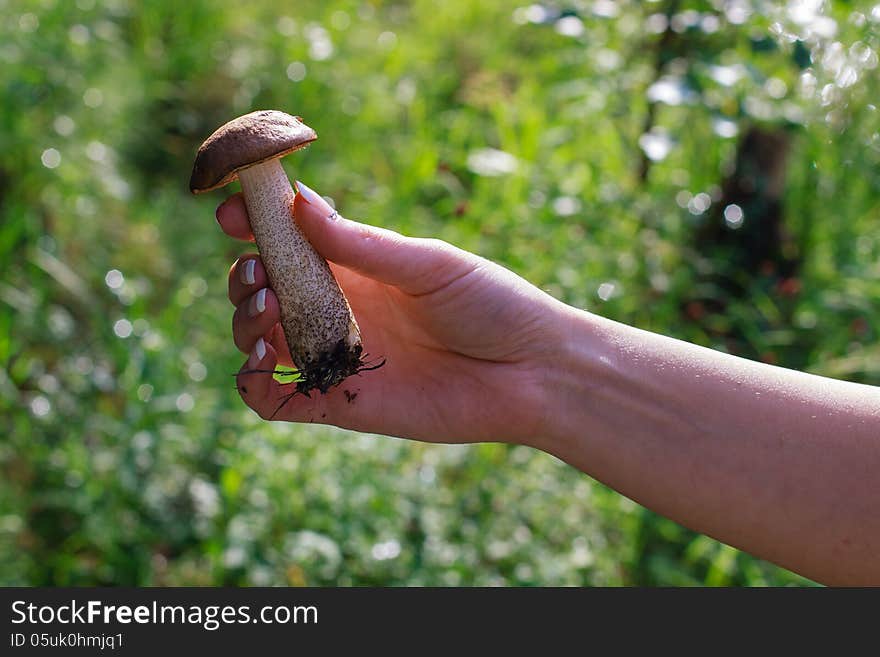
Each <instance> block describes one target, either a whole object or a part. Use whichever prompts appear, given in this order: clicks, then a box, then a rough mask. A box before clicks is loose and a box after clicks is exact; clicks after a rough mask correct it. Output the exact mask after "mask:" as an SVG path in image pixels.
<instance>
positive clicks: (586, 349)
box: [535, 309, 880, 584]
mask: <svg viewBox="0 0 880 657" xmlns="http://www.w3.org/2000/svg"><path fill="white" fill-rule="evenodd" d="M563 315H564V316H565V319H564V320H561V321H562V322H563V323H564V324H565V325H567V327H568V328H567V333H568V339H567V340H566V346H565V348H564V352H563V355H562V357H560V359H559V362H558V366H557V367H554V368H553V371H554V375H553V377H552V378H553V381H554V383H553V384H552V386H551V387H552V389H553V390H554V391H555V394H554V395H553V398H554V399H555V400H556V403H555V404H554V406H553V408H554V410H553V413H552V415H553V416H554V417H555V418H556V419H555V420H552V421H551V422H550V426H552V431H550V432H549V433H548V434H547V435H546V436H543V437H542V438H541V439H539V440H537V441H536V442H535V445H536V446H538V447H540V448H541V449H544V450H545V451H548V452H550V453H552V454H555V455H556V456H558V457H559V458H561V459H563V460H564V461H566V462H568V463H570V464H571V465H574V466H575V467H577V468H579V469H581V470H583V471H584V472H586V473H588V474H590V475H592V476H594V477H595V478H597V479H599V480H600V481H602V482H604V483H606V484H608V485H609V486H611V487H612V488H614V489H615V490H617V491H619V492H621V493H623V494H624V495H626V496H628V497H630V498H632V499H634V500H636V501H638V502H640V503H641V504H643V505H645V506H647V507H649V508H651V509H653V510H655V511H657V512H658V513H661V514H662V515H665V516H667V517H670V518H673V519H674V520H676V521H677V522H679V523H681V524H683V525H686V526H687V527H690V528H691V529H694V530H696V531H699V532H702V533H705V534H708V535H710V536H712V537H714V538H717V539H718V540H720V541H723V542H725V543H728V544H730V545H733V546H735V547H738V548H741V549H743V550H746V551H747V552H750V553H752V554H754V555H756V556H759V557H762V558H765V559H768V560H770V561H773V562H775V563H778V564H780V565H782V566H785V567H787V568H789V569H791V570H794V571H796V572H798V573H801V574H803V575H805V576H807V577H809V578H811V579H814V580H816V581H820V582H824V583H829V584H868V583H873V584H880V388H875V387H871V386H864V385H859V384H854V383H845V382H841V381H836V380H832V379H827V378H823V377H819V376H813V375H809V374H804V373H801V372H796V371H792V370H787V369H783V368H779V367H773V366H770V365H764V364H760V363H755V362H752V361H748V360H745V359H742V358H737V357H734V356H730V355H727V354H723V353H720V352H716V351H712V350H709V349H704V348H702V347H697V346H695V345H692V344H688V343H686V342H682V341H679V340H674V339H671V338H668V337H664V336H660V335H656V334H653V333H648V332H646V331H640V330H638V329H634V328H632V327H629V326H625V325H623V324H619V323H616V322H612V321H609V320H605V319H602V318H599V317H596V316H594V315H589V314H587V313H582V312H578V311H575V310H573V309H572V310H570V311H568V312H563Z"/></svg>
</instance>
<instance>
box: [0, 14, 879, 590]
mask: <svg viewBox="0 0 880 657" xmlns="http://www.w3.org/2000/svg"><path fill="white" fill-rule="evenodd" d="M0 8H2V11H3V16H4V21H3V22H2V23H0V92H2V95H3V100H4V102H3V105H2V107H0V272H2V279H0V366H2V367H0V411H2V415H0V417H2V424H0V436H2V438H0V564H2V566H0V582H2V583H4V584H282V585H304V584H343V585H344V584H391V585H394V584H414V585H417V584H426V585H431V584H434V585H454V584H481V585H487V584H522V585H538V584H545V585H557V584H558V585H589V584H666V585H679V584H681V585H695V584H708V585H731V584H754V585H765V584H773V585H778V584H804V583H806V582H804V581H803V580H801V579H799V578H797V577H794V576H793V575H791V574H789V573H786V572H784V571H782V570H780V569H778V568H775V567H772V566H769V565H767V564H764V563H762V562H760V561H757V560H755V559H752V558H751V557H748V556H747V555H743V554H740V553H737V552H736V551H735V550H732V549H731V548H728V547H725V546H722V545H720V544H718V543H716V542H714V541H712V540H710V539H708V538H706V537H702V536H697V535H694V534H692V533H691V532H689V531H687V530H685V529H683V528H681V527H680V526H678V525H676V524H675V523H672V522H670V521H668V520H665V519H662V518H659V517H657V516H655V515H654V514H652V513H650V512H648V511H645V510H643V509H640V508H639V507H637V506H636V505H635V504H633V503H631V502H630V501H628V500H626V499H624V498H622V497H620V496H619V495H617V494H616V493H613V492H611V491H609V490H607V489H606V488H604V487H602V486H601V485H599V484H597V483H595V482H593V481H591V480H590V479H588V478H587V477H585V476H584V475H582V474H580V473H578V472H575V471H574V470H573V469H571V468H569V467H567V466H565V465H563V464H561V463H559V462H557V461H555V460H554V459H552V458H550V457H548V456H546V455H543V454H539V453H536V452H533V451H529V450H526V449H525V448H520V447H516V448H505V447H501V446H498V445H481V446H471V447H444V446H427V445H420V444H409V443H405V442H403V441H397V440H392V439H387V438H380V437H373V436H365V435H355V434H351V433H347V432H342V431H337V430H333V429H328V428H321V427H312V426H276V425H270V424H267V423H264V422H262V421H260V420H258V419H257V418H256V417H255V416H253V414H251V413H250V412H249V411H247V410H246V409H244V408H243V406H242V404H241V402H240V400H239V399H238V395H237V393H236V391H235V390H234V388H233V381H232V376H231V374H232V373H233V372H234V371H236V370H237V369H238V367H239V364H240V361H241V360H242V357H241V356H240V355H239V354H237V353H236V352H235V349H234V347H233V345H232V343H231V340H230V339H229V316H230V312H229V310H230V309H229V307H228V305H227V302H226V301H225V300H224V297H225V285H226V282H225V278H226V271H227V269H228V266H229V263H230V262H231V261H232V260H233V259H234V258H235V257H237V255H239V254H240V252H241V251H242V250H243V249H246V248H247V247H242V246H241V245H237V244H233V243H231V242H230V241H229V240H227V239H225V238H224V237H223V236H222V235H220V234H219V231H218V230H217V229H216V227H215V226H214V225H213V221H212V219H211V218H210V213H211V212H212V211H213V209H214V208H213V206H214V205H215V204H216V202H217V201H218V200H219V199H220V198H222V197H223V194H224V193H225V192H218V193H217V195H215V196H211V197H209V198H200V199H193V198H191V197H190V196H189V194H188V193H187V190H186V182H187V180H188V177H189V170H190V167H191V164H192V156H193V154H194V152H195V149H196V147H197V146H198V144H199V143H200V142H201V140H202V139H203V138H204V137H205V136H206V135H207V134H209V133H210V132H211V131H212V130H213V129H214V128H215V127H216V126H217V125H219V124H220V123H222V122H223V121H226V120H228V119H229V118H231V117H233V116H235V115H238V114H241V113H244V112H246V111H250V110H252V109H257V108H262V107H277V108H279V109H284V110H287V111H290V112H292V113H296V114H299V115H302V116H304V117H305V118H306V120H307V121H308V122H309V124H310V125H312V126H314V127H315V128H316V129H317V132H318V134H319V136H320V137H319V140H318V142H317V143H316V144H315V146H314V147H312V148H311V149H309V150H308V151H305V152H304V153H303V154H302V155H301V157H298V158H296V159H295V160H294V161H287V162H286V166H288V167H289V168H290V171H291V173H292V174H293V175H295V176H296V177H299V178H302V179H304V180H306V181H307V182H308V183H309V184H310V185H312V186H315V187H316V189H319V190H320V191H321V192H322V193H324V194H327V195H329V196H331V197H332V198H333V199H334V200H335V202H336V203H337V205H339V206H340V207H344V208H345V210H346V214H348V215H350V216H353V217H361V218H364V219H365V220H368V221H370V222H372V223H376V224H381V225H386V226H389V227H391V228H394V229H396V230H399V231H403V232H405V233H407V234H418V235H430V236H438V237H441V238H444V239H447V240H450V241H452V242H454V243H456V244H458V245H460V246H462V247H464V248H468V249H471V250H474V251H477V252H479V253H481V254H483V255H485V256H487V257H490V258H493V259H495V260H498V261H500V262H502V263H504V264H505V265H507V266H509V267H511V268H513V269H514V270H515V271H517V272H518V273H520V274H522V275H523V276H525V277H527V278H529V279H530V280H532V281H533V282H535V283H536V284H538V285H540V286H541V287H543V288H545V289H547V290H549V291H550V292H551V293H553V294H554V295H556V296H557V297H559V298H561V299H563V300H565V301H567V302H569V303H571V304H573V305H576V306H578V307H581V308H586V309H589V310H592V311H595V312H600V313H602V314H604V315H607V316H610V317H613V318H615V319H618V320H621V321H624V322H628V323H632V324H635V325H638V326H640V327H643V328H647V329H651V330H655V331H661V332H663V333H667V334H671V335H675V336H676V337H680V338H683V339H688V340H692V341H695V342H698V343H701V344H705V345H707V346H711V347H714V348H720V349H725V350H742V351H743V352H744V353H747V354H754V355H757V356H758V357H761V358H764V359H765V360H768V361H771V362H776V363H777V364H780V365H784V366H790V367H803V368H807V369H810V370H811V371H815V372H818V373H824V374H829V375H833V376H841V377H845V378H850V379H853V380H859V381H864V382H867V383H874V384H877V383H880V371H878V369H877V365H876V363H877V362H878V354H877V349H876V347H875V345H876V343H877V338H878V320H880V313H878V309H877V305H876V301H875V300H876V299H878V298H880V283H878V281H880V241H878V238H877V235H878V234H880V232H878V220H880V201H878V199H880V173H878V171H880V167H878V164H880V134H878V125H880V122H878V118H877V108H876V106H875V104H874V103H875V102H876V101H875V99H876V98H877V96H878V79H877V54H876V53H877V49H878V47H880V43H878V36H877V35H878V31H877V25H878V20H880V13H878V10H877V8H876V7H873V8H872V7H871V6H869V5H868V4H866V3H834V4H833V6H832V3H821V2H801V3H795V2H793V3H771V2H760V1H758V0H754V1H751V2H748V1H745V0H737V1H721V0H713V1H711V2H710V1H693V2H686V1H680V2H648V3H641V2H633V1H625V0H622V1H620V2H608V1H592V2H588V1H586V0H578V1H575V2H571V3H560V4H555V3H545V4H537V3H536V4H529V5H523V6H520V7H516V6H514V5H510V4H509V3H506V2H501V1H500V0H499V1H496V0H493V1H491V2H480V3H473V2H466V1H465V0H453V1H450V2H444V3H436V2H425V1H422V0H413V1H412V2H355V1H348V0H332V1H328V2H321V3H318V2H299V3H289V2H276V1H272V2H269V1H260V2H251V3H248V5H247V7H239V6H235V7H233V6H230V5H228V4H225V3H221V2H218V1H216V0H189V1H188V2H185V3H179V2H176V3H172V2H169V1H167V0H158V1H156V2H150V3H138V2H133V1H128V0H104V1H101V0H76V1H75V2H73V1H71V2H63V1H61V0H41V1H40V2H30V1H25V0H0ZM755 124H758V125H769V126H773V127H784V126H788V127H787V128H786V129H789V130H791V131H792V135H793V139H792V147H791V148H792V152H791V154H790V157H789V164H788V166H787V170H786V175H785V191H784V197H783V201H782V204H783V208H784V215H785V222H786V223H785V225H786V227H787V229H788V230H789V231H790V232H791V233H792V235H793V239H794V240H795V243H796V245H797V252H798V253H799V254H800V256H801V266H800V270H799V271H798V274H797V279H796V280H789V281H787V282H784V283H779V284H778V283H777V282H774V280H773V279H772V278H768V277H764V278H761V277H757V278H755V277H744V278H743V280H741V281H740V285H741V286H742V287H743V289H745V293H744V294H742V295H740V296H737V297H730V298H727V297H726V296H725V295H726V292H725V291H724V290H722V289H718V288H716V287H712V286H711V283H709V282H706V279H705V278H704V277H703V275H704V272H705V271H707V270H712V269H713V267H714V266H715V265H717V264H718V263H717V262H714V263H713V262H711V261H709V262H706V261H705V260H704V259H703V258H702V256H701V254H700V253H698V252H695V250H694V249H693V247H692V236H693V234H694V231H695V229H696V228H697V227H698V226H699V225H700V224H701V223H704V222H705V221H707V220H708V218H709V217H711V216H716V215H717V216H722V215H721V213H720V212H718V213H714V214H713V210H714V209H718V208H713V205H714V204H716V203H718V202H719V200H718V199H719V198H720V190H721V185H722V181H723V180H724V177H725V176H726V175H727V174H729V173H730V172H731V170H732V166H733V160H734V157H735V153H736V144H737V140H738V137H739V136H740V135H742V134H744V133H745V132H746V131H747V130H748V128H749V127H750V126H751V125H755ZM649 149H650V150H649ZM489 174H491V175H489ZM743 220H744V221H746V222H747V221H748V220H749V217H748V216H745V217H744V219H743ZM701 286H703V287H705V288H706V291H707V294H708V296H709V297H710V298H715V299H721V300H722V301H723V302H724V312H723V313H717V312H715V313H713V311H712V308H710V307H707V306H705V305H699V304H696V303H691V302H690V301H689V300H692V299H693V298H694V297H693V294H692V292H693V290H694V289H696V288H700V289H701V290H702V289H703V288H702V287H701Z"/></svg>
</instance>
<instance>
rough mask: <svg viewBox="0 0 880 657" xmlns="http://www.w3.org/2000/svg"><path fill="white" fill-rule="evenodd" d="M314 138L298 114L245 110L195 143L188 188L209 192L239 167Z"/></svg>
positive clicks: (227, 180) (229, 179) (228, 179)
mask: <svg viewBox="0 0 880 657" xmlns="http://www.w3.org/2000/svg"><path fill="white" fill-rule="evenodd" d="M317 138H318V135H317V133H316V132H315V131H314V130H312V129H311V128H310V127H309V126H307V125H306V124H305V123H303V122H302V120H300V118H299V117H298V116H290V115H289V114H285V113H284V112H279V111H277V110H260V111H258V112H251V113H250V114H245V115H244V116H240V117H238V118H237V119H233V120H232V121H230V122H229V123H226V124H224V125H222V126H220V127H219V128H217V130H215V131H214V134H212V135H211V136H210V137H208V138H207V139H206V140H205V142H204V143H203V144H202V145H201V146H200V147H199V152H198V154H197V155H196V161H195V164H193V170H192V176H191V177H190V179H189V189H190V191H191V192H192V193H193V194H201V193H202V192H210V191H211V190H212V189H217V188H218V187H222V186H223V185H225V184H227V183H230V182H232V181H233V180H235V179H236V178H237V177H238V171H239V170H241V169H244V168H246V167H249V166H253V165H254V164H259V163H260V162H265V161H266V160H271V159H272V158H275V157H284V156H285V155H287V154H288V153H290V152H293V151H296V150H299V149H300V148H305V147H306V146H308V144H309V143H310V142H313V141H315V139H317Z"/></svg>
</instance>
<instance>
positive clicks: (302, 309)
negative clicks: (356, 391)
mask: <svg viewBox="0 0 880 657" xmlns="http://www.w3.org/2000/svg"><path fill="white" fill-rule="evenodd" d="M317 137H318V135H317V134H316V133H315V131H314V130H312V129H311V128H310V127H309V126H307V125H306V124H304V123H303V122H302V120H301V119H300V117H295V116H290V115H288V114H285V113H284V112H279V111H275V110H263V111H258V112H251V113H250V114H245V115H244V116H240V117H238V118H237V119H234V120H232V121H230V122H229V123H226V124H225V125H222V126H220V127H219V128H218V129H217V130H216V131H215V132H214V134H212V135H211V136H210V137H208V138H207V139H206V140H205V142H204V143H203V144H202V145H201V146H200V147H199V150H198V154H197V155H196V160H195V164H194V165H193V171H192V177H191V178H190V183H189V187H190V191H191V192H192V193H193V194H201V193H203V192H208V191H211V190H213V189H217V188H218V187H222V186H223V185H226V184H227V183H230V182H232V181H233V180H235V179H236V178H238V180H239V182H240V183H241V191H242V193H243V195H244V201H245V204H246V205H247V209H248V214H249V215H250V222H251V228H252V230H253V233H254V238H255V241H256V243H257V248H258V249H259V251H260V256H261V257H262V260H263V264H264V266H265V268H266V274H267V275H268V277H269V284H270V285H271V287H272V290H273V291H274V292H275V295H276V296H277V297H278V304H279V306H280V310H281V326H282V328H283V329H284V336H285V338H286V339H287V346H288V347H289V348H290V355H291V357H292V358H293V362H294V364H295V365H296V367H297V369H298V379H297V383H296V389H297V392H302V393H304V394H306V395H308V394H309V392H310V391H311V390H314V389H318V390H320V391H321V392H322V393H325V392H327V390H328V389H329V388H330V387H332V386H334V385H336V384H338V383H339V382H341V381H342V380H343V379H345V378H346V377H348V376H350V375H352V374H356V373H357V372H359V371H361V370H362V369H364V366H363V361H362V360H361V351H362V346H361V337H360V330H359V329H358V325H357V322H356V321H355V318H354V315H353V314H352V312H351V308H350V306H349V304H348V300H347V299H346V298H345V295H344V294H343V293H342V290H341V289H340V287H339V284H338V283H337V282H336V279H335V278H334V277H333V273H332V272H331V271H330V267H329V265H328V264H327V261H326V260H324V258H323V257H321V255H319V254H318V252H317V251H315V249H314V248H313V247H312V245H311V244H309V242H308V240H306V238H305V236H304V235H303V234H302V232H300V230H299V228H298V227H297V225H296V222H295V220H294V218H293V199H294V195H295V194H294V191H293V188H292V187H291V184H290V181H289V180H288V178H287V175H286V174H285V173H284V169H283V168H282V166H281V162H280V161H279V160H280V158H282V157H284V156H285V155H287V154H288V153H292V152H293V151H296V150H299V149H301V148H305V147H306V146H307V145H308V144H309V143H311V142H312V141H314V140H315V139H317Z"/></svg>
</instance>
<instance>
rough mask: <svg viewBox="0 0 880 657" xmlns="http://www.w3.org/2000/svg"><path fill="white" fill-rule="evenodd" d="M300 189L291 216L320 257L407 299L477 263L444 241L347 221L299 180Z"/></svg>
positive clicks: (449, 279) (430, 289)
mask: <svg viewBox="0 0 880 657" xmlns="http://www.w3.org/2000/svg"><path fill="white" fill-rule="evenodd" d="M296 189H297V194H296V198H295V199H294V204H293V215H294V217H295V218H296V223H297V225H298V226H299V228H300V229H301V230H302V231H303V233H304V234H305V236H306V239H308V240H309V242H310V243H311V244H312V246H314V247H315V250H316V251H317V252H318V253H320V254H321V255H322V256H323V257H324V258H326V259H327V260H329V261H331V262H334V263H336V264H337V265H342V266H343V267H345V268H347V269H352V270H354V271H356V272H358V273H360V274H363V275H364V276H367V277H368V278H373V279H375V280H377V281H380V282H382V283H387V284H389V285H394V286H396V287H399V288H400V289H401V290H402V291H403V292H406V293H407V294H427V293H430V292H433V291H434V290H436V289H438V288H440V287H443V286H444V285H447V284H448V283H449V282H450V281H452V280H454V279H455V278H458V277H460V276H463V275H465V274H467V273H468V272H469V271H472V270H473V269H474V268H476V266H477V264H478V262H479V258H477V256H474V255H473V254H470V253H468V252H466V251H462V250H461V249H457V248H455V247H454V246H452V245H450V244H447V243H446V242H443V241H441V240H437V239H425V238H415V237H405V236H404V235H401V234H400V233H395V232H394V231H391V230H387V229H385V228H378V227H376V226H370V225H367V224H362V223H358V222H356V221H351V220H350V219H345V218H343V217H342V216H340V215H339V214H338V213H337V212H336V211H335V210H334V209H333V208H332V207H330V204H329V203H327V201H326V200H324V198H323V197H322V196H321V195H320V194H318V193H317V192H315V191H314V190H312V189H310V188H309V187H308V186H307V185H305V184H304V183H302V182H300V181H299V180H297V181H296Z"/></svg>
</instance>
